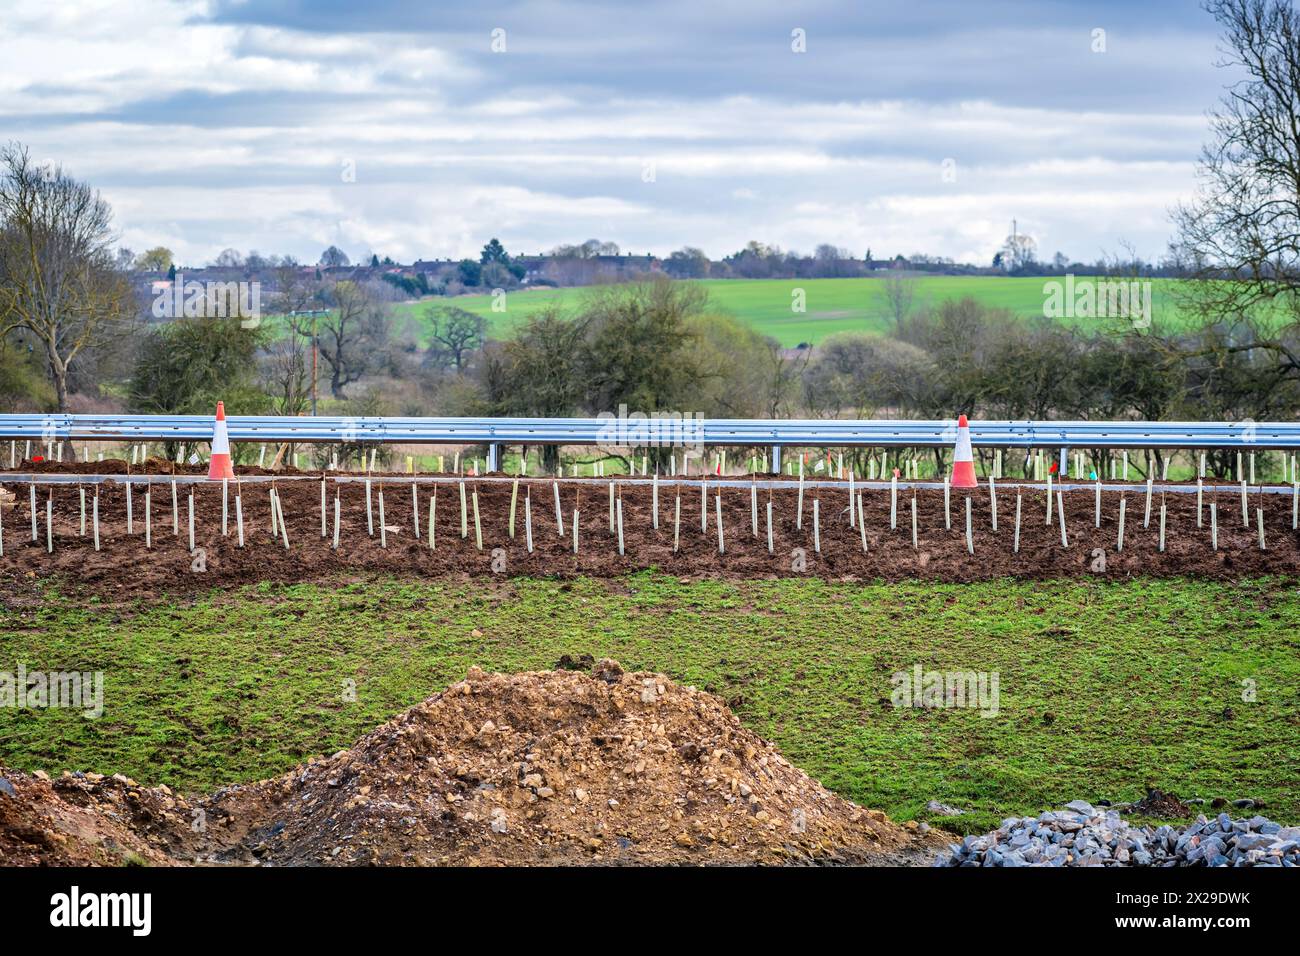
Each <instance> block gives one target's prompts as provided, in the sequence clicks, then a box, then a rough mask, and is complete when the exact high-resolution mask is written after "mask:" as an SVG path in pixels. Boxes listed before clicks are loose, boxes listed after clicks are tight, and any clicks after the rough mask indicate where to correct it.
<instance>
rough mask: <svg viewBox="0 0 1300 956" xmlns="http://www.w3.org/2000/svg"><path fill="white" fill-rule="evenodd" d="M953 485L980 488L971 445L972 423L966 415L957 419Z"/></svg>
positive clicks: (953, 455) (953, 454)
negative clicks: (967, 419) (976, 477)
mask: <svg viewBox="0 0 1300 956" xmlns="http://www.w3.org/2000/svg"><path fill="white" fill-rule="evenodd" d="M952 486H953V487H954V488H978V487H979V482H977V481H976V480H975V454H974V452H972V451H971V447H970V424H969V423H968V422H967V421H966V416H965V415H962V416H961V417H960V418H958V419H957V447H956V448H955V449H954V450H953V453H952Z"/></svg>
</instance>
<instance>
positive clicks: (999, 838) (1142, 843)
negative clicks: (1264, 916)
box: [939, 800, 1300, 867]
mask: <svg viewBox="0 0 1300 956" xmlns="http://www.w3.org/2000/svg"><path fill="white" fill-rule="evenodd" d="M951 851H952V852H951V855H950V856H949V857H947V858H946V859H944V860H941V861H940V862H939V865H940V866H1282V867H1300V827H1284V826H1282V825H1281V824H1278V823H1274V822H1273V821H1272V820H1269V819H1267V818H1266V817H1262V816H1254V817H1251V818H1250V819H1242V820H1234V819H1232V817H1230V816H1229V815H1228V814H1226V813H1220V814H1219V815H1218V816H1216V817H1206V816H1204V815H1202V816H1198V817H1197V818H1196V821H1195V822H1194V823H1192V824H1189V825H1188V826H1186V827H1172V826H1168V825H1165V826H1159V827H1135V826H1130V825H1129V824H1128V823H1127V822H1126V821H1125V820H1124V819H1122V818H1121V817H1120V815H1119V812H1118V811H1116V810H1107V809H1105V808H1099V807H1093V806H1092V804H1090V803H1086V802H1084V801H1082V800H1075V801H1073V802H1072V803H1067V804H1066V805H1065V809H1064V810H1055V811H1053V810H1049V811H1047V812H1046V813H1044V814H1042V815H1041V816H1038V817H1021V818H1018V819H1017V818H1015V817H1012V818H1010V819H1007V820H1003V821H1002V826H1000V827H998V828H997V829H996V830H994V831H993V832H991V833H986V834H984V835H982V836H968V837H966V838H965V839H964V840H962V842H961V843H954V844H952V846H951Z"/></svg>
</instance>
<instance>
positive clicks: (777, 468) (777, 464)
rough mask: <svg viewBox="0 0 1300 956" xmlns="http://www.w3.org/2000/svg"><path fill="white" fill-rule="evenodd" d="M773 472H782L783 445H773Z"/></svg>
mask: <svg viewBox="0 0 1300 956" xmlns="http://www.w3.org/2000/svg"><path fill="white" fill-rule="evenodd" d="M772 474H774V475H779V474H781V446H780V445H773V446H772Z"/></svg>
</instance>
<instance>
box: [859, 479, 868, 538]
mask: <svg viewBox="0 0 1300 956" xmlns="http://www.w3.org/2000/svg"><path fill="white" fill-rule="evenodd" d="M858 535H859V536H860V537H861V538H862V553H863V554H866V553H867V522H866V515H865V514H864V513H863V507H862V492H860V491H859V492H858Z"/></svg>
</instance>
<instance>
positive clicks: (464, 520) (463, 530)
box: [379, 478, 469, 541]
mask: <svg viewBox="0 0 1300 956" xmlns="http://www.w3.org/2000/svg"><path fill="white" fill-rule="evenodd" d="M459 484H460V537H461V540H462V541H464V540H465V539H466V538H468V537H469V503H468V502H467V501H466V500H465V479H464V478H462V479H461V480H460V482H459ZM383 491H384V490H383V489H382V488H380V489H379V493H380V494H383Z"/></svg>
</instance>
